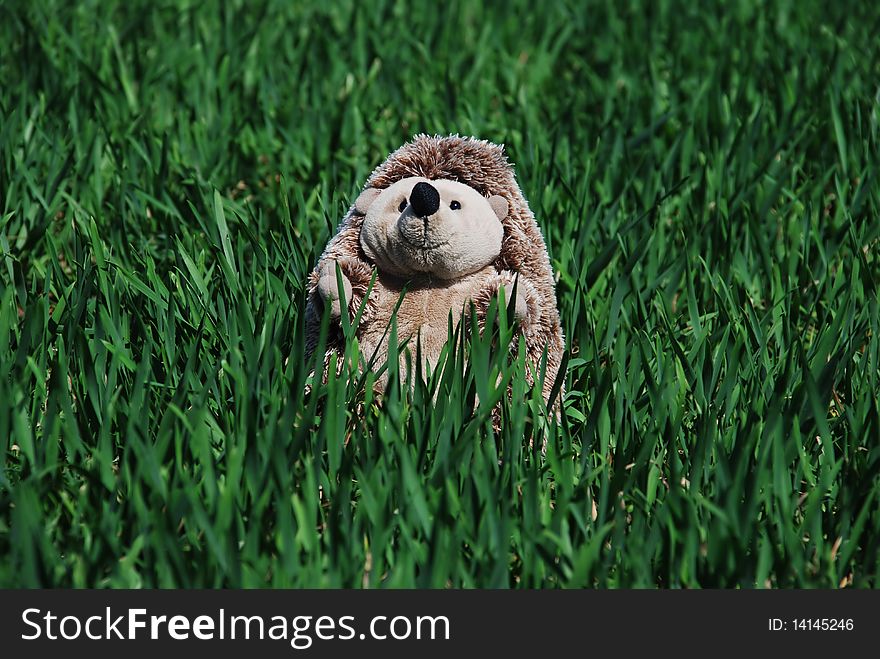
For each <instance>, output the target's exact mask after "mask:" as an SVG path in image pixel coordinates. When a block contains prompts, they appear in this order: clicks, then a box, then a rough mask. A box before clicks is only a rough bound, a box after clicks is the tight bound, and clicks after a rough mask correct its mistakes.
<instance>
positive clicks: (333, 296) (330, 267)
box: [318, 262, 351, 318]
mask: <svg viewBox="0 0 880 659" xmlns="http://www.w3.org/2000/svg"><path fill="white" fill-rule="evenodd" d="M340 276H341V277H342V292H343V293H344V294H345V304H346V306H350V305H351V282H350V281H348V277H346V276H345V275H340ZM318 294H319V295H320V296H321V299H322V300H323V301H324V304H329V305H330V317H331V318H339V317H340V316H341V315H342V304H341V303H340V302H339V285H338V283H337V279H336V263H335V262H331V263H329V264H327V265H326V266H325V267H324V268H323V269H322V270H321V276H320V278H319V279H318Z"/></svg>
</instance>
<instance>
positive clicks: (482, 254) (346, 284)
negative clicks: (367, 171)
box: [306, 135, 564, 400]
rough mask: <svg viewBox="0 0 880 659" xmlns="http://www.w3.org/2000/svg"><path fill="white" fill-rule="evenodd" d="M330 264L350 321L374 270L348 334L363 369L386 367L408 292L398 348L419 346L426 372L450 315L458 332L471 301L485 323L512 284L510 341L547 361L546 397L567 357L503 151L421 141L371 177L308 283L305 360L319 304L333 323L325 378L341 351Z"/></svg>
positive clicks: (547, 274)
mask: <svg viewBox="0 0 880 659" xmlns="http://www.w3.org/2000/svg"><path fill="white" fill-rule="evenodd" d="M337 264H338V266H339V271H340V272H341V274H342V281H341V284H342V286H341V290H342V293H343V294H344V295H345V298H346V300H345V301H346V303H347V307H348V311H349V314H350V315H351V318H352V319H353V318H354V316H355V314H356V313H357V310H358V308H359V307H360V305H361V302H362V301H363V299H364V296H365V295H366V293H367V290H368V288H369V285H370V281H371V279H372V276H373V270H374V269H375V270H376V274H377V276H376V281H375V283H374V285H373V288H372V289H371V290H370V294H369V298H368V299H367V301H366V305H365V306H364V311H363V314H362V316H361V320H360V324H359V325H358V328H357V330H356V332H357V338H358V342H359V345H360V348H361V354H363V355H366V357H367V358H368V359H369V358H370V357H371V356H372V355H373V354H374V353H375V354H376V358H375V360H374V362H373V363H374V364H376V365H381V364H384V363H385V360H386V356H387V332H386V328H387V327H388V326H389V323H390V320H391V316H392V313H393V312H394V309H395V307H397V304H398V301H399V300H400V294H401V291H403V289H404V286H406V293H405V295H404V296H403V299H402V301H401V303H400V308H399V309H398V310H397V325H398V330H397V331H398V338H399V340H401V341H404V340H406V339H408V338H410V339H411V340H412V342H413V343H414V342H415V339H416V337H417V336H419V337H420V340H421V348H422V354H423V359H424V361H425V362H426V363H427V364H428V365H430V366H431V367H432V368H433V367H434V366H435V365H436V362H437V359H438V357H439V355H440V352H441V350H442V348H443V346H444V344H445V343H446V340H447V338H448V329H447V321H448V318H449V315H450V313H451V314H452V318H453V322H454V323H455V322H457V321H458V320H459V319H460V318H461V316H462V313H465V314H467V313H469V311H468V309H469V305H470V303H471V302H472V303H473V304H474V307H475V309H476V311H477V317H478V319H479V320H480V322H481V324H482V322H483V320H484V318H485V314H486V311H487V309H488V307H489V303H490V301H491V300H492V298H493V297H495V296H497V295H498V293H499V289H501V288H502V287H504V289H505V299H507V300H510V295H511V293H512V292H513V289H514V286H513V284H514V280H515V279H516V277H517V275H518V276H519V280H518V283H517V286H516V302H515V307H514V308H515V318H516V320H517V327H518V330H517V331H519V332H521V333H522V334H523V336H524V337H525V345H526V347H527V350H528V355H527V357H528V359H529V360H530V362H531V363H532V365H533V366H534V367H535V370H537V367H538V366H539V364H540V361H541V359H542V355H543V353H544V351H545V350H546V352H547V376H546V377H545V380H544V389H543V394H544V399H545V400H546V399H547V398H548V396H549V394H550V390H551V388H552V385H553V381H554V379H555V376H556V372H557V370H558V368H559V364H560V362H561V359H562V353H563V350H564V343H563V337H562V329H561V327H560V324H559V313H558V311H557V308H556V296H555V293H554V291H553V273H552V271H551V269H550V260H549V258H548V256H547V249H546V247H545V245H544V240H543V238H542V236H541V232H540V230H539V229H538V226H537V224H536V222H535V218H534V216H533V215H532V212H531V211H530V210H529V206H528V203H526V200H525V198H524V197H523V194H522V192H521V191H520V189H519V186H518V185H517V183H516V179H515V178H514V175H513V168H512V166H511V165H510V163H509V162H508V161H507V158H506V156H505V155H504V151H503V148H502V147H500V146H498V145H496V144H492V143H490V142H486V141H483V140H477V139H474V138H462V137H458V136H449V137H429V136H427V135H418V136H416V137H415V138H414V139H413V140H412V142H409V143H408V144H405V145H403V146H402V147H400V148H399V149H398V150H397V151H395V152H394V153H392V154H391V155H390V156H389V157H388V159H387V160H386V161H385V162H384V163H382V164H381V165H380V166H379V167H377V168H376V169H375V170H374V171H373V173H372V175H371V176H370V178H369V179H368V180H367V183H366V186H365V187H364V190H363V192H361V194H360V196H358V198H357V200H356V201H355V203H354V206H353V207H352V208H351V209H350V210H349V212H348V214H347V215H346V216H345V218H344V219H343V221H342V223H341V224H340V226H339V230H338V232H337V233H336V235H335V236H334V237H333V238H332V239H331V240H330V242H329V244H328V245H327V247H326V248H325V250H324V253H323V254H322V256H321V259H320V261H319V262H318V265H317V267H316V268H315V270H314V271H313V272H312V274H311V276H310V278H309V299H308V306H307V309H306V350H307V353H308V354H309V355H311V353H312V352H313V351H314V349H315V346H316V343H317V341H318V334H319V331H320V325H321V315H322V313H323V312H324V307H325V306H326V305H329V306H330V316H331V323H335V331H331V336H330V339H329V344H328V351H327V354H326V355H325V368H326V367H327V365H328V363H329V357H330V355H331V354H332V353H333V352H334V351H336V352H338V353H340V354H341V353H342V345H341V340H342V337H341V332H339V317H340V313H341V308H342V305H341V304H340V300H339V293H340V286H339V284H340V282H338V281H337ZM413 352H414V348H413ZM529 379H530V381H531V379H532V378H531V377H530V378H529ZM380 384H381V383H380Z"/></svg>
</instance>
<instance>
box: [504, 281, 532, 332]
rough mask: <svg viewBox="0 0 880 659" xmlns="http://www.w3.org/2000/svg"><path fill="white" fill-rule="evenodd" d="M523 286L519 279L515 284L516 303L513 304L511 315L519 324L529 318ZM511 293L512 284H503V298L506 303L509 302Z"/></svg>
mask: <svg viewBox="0 0 880 659" xmlns="http://www.w3.org/2000/svg"><path fill="white" fill-rule="evenodd" d="M524 288H525V286H524V285H523V282H522V281H521V282H520V283H519V285H518V286H517V290H516V304H515V306H514V311H513V317H514V319H515V320H516V322H518V323H520V324H525V323H526V322H527V321H528V319H529V304H528V302H527V301H526V295H525V290H524ZM512 295H513V284H512V283H511V284H504V299H505V300H506V301H507V303H508V304H509V303H510V298H511V296H512Z"/></svg>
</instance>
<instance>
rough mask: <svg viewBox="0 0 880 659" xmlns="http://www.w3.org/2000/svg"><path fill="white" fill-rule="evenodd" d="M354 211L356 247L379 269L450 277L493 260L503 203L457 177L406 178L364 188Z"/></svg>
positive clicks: (497, 250)
mask: <svg viewBox="0 0 880 659" xmlns="http://www.w3.org/2000/svg"><path fill="white" fill-rule="evenodd" d="M355 209H356V210H357V211H358V212H359V213H362V214H363V215H364V221H363V224H362V225H361V232H360V244H361V248H362V249H363V251H364V254H366V256H367V257H368V258H369V259H370V260H371V261H373V263H375V264H376V266H377V267H378V269H379V270H380V271H382V272H387V273H389V274H392V275H398V276H412V275H416V274H430V275H432V276H434V277H437V278H439V279H455V278H457V277H463V276H465V275H469V274H471V273H473V272H476V271H478V270H480V269H482V268H484V267H486V266H487V265H489V264H490V263H492V262H494V261H495V259H497V258H498V256H499V254H500V253H501V239H502V238H503V236H504V227H503V225H502V221H503V220H504V218H505V217H506V216H507V211H508V203H507V200H506V199H505V198H504V197H502V196H500V195H493V196H491V197H488V198H487V197H484V196H483V195H481V194H480V193H479V192H477V191H476V190H474V189H473V188H472V187H470V186H468V185H465V184H464V183H459V182H458V181H452V180H449V179H434V180H429V179H427V178H423V177H421V176H410V177H407V178H403V179H401V180H399V181H397V182H395V183H393V184H392V185H390V186H388V187H387V188H384V189H378V188H367V189H366V190H364V191H363V192H362V193H361V195H360V196H359V197H358V199H357V201H356V202H355Z"/></svg>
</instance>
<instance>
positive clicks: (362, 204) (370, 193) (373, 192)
mask: <svg viewBox="0 0 880 659" xmlns="http://www.w3.org/2000/svg"><path fill="white" fill-rule="evenodd" d="M381 193H382V191H381V190H380V189H379V188H367V189H366V190H364V191H363V192H361V193H360V194H359V195H358V198H357V199H356V200H355V202H354V209H355V210H356V211H357V212H358V213H360V214H361V215H366V214H367V210H368V209H369V208H370V205H371V204H372V203H373V202H374V201H375V200H376V197H378V196H379V195H380V194H381Z"/></svg>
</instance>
